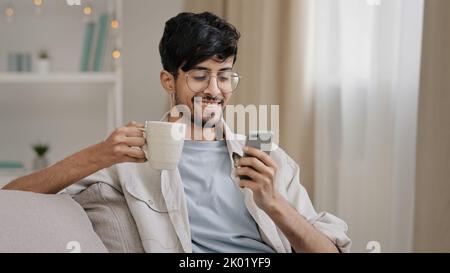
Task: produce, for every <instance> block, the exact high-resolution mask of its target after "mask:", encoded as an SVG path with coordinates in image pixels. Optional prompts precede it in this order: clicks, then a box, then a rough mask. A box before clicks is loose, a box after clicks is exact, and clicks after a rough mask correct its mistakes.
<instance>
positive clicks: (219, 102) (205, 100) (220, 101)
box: [192, 97, 223, 106]
mask: <svg viewBox="0 0 450 273" xmlns="http://www.w3.org/2000/svg"><path fill="white" fill-rule="evenodd" d="M192 101H193V103H200V102H201V103H202V105H204V106H209V105H223V99H217V98H211V97H194V98H192Z"/></svg>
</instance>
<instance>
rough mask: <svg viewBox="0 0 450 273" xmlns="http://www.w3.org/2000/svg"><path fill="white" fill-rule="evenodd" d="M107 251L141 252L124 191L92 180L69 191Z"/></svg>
mask: <svg viewBox="0 0 450 273" xmlns="http://www.w3.org/2000/svg"><path fill="white" fill-rule="evenodd" d="M73 199H74V200H75V201H77V202H78V203H79V204H80V205H81V206H82V207H83V209H84V210H85V211H86V213H87V215H88V217H89V219H90V220H91V223H92V225H93V227H94V230H95V232H96V233H97V234H98V236H99V237H100V239H101V240H102V241H103V243H104V244H105V246H106V248H107V249H108V251H109V252H111V253H142V252H144V248H143V246H142V242H141V239H140V237H139V232H138V230H137V226H136V223H135V221H134V219H133V216H132V215H131V212H130V210H129V208H128V205H127V202H126V200H125V197H124V195H123V194H122V193H121V192H119V191H118V190H116V189H115V188H113V187H111V186H110V185H108V184H106V183H95V184H92V185H91V186H89V187H88V188H87V189H85V190H84V191H82V192H80V193H78V194H76V195H73Z"/></svg>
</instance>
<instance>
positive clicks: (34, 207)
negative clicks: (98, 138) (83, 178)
mask: <svg viewBox="0 0 450 273" xmlns="http://www.w3.org/2000/svg"><path fill="white" fill-rule="evenodd" d="M0 252H2V253H6V252H15V253H17V252H32V253H36V252H51V253H73V252H83V253H86V252H96V253H97V252H100V253H103V252H122V253H126V252H143V247H142V243H141V241H140V238H139V234H138V232H137V228H136V224H135V222H134V220H133V218H132V217H131V214H130V212H129V210H128V207H127V205H126V202H125V198H124V197H123V195H122V193H120V192H119V191H117V190H115V189H114V188H112V187H110V186H109V185H107V184H104V183H97V184H93V185H91V186H90V187H89V188H87V189H86V190H85V191H83V192H81V193H79V194H77V195H75V196H70V195H67V194H58V195H42V194H36V193H29V192H18V191H5V190H0Z"/></svg>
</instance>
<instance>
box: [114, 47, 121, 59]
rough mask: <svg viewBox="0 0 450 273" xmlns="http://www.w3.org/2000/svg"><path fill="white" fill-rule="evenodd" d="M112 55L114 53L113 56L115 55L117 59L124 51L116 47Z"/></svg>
mask: <svg viewBox="0 0 450 273" xmlns="http://www.w3.org/2000/svg"><path fill="white" fill-rule="evenodd" d="M111 55H112V57H113V58H114V59H115V60H117V59H119V58H120V56H121V55H122V53H121V52H120V50H118V49H115V50H114V51H113V52H112V54H111Z"/></svg>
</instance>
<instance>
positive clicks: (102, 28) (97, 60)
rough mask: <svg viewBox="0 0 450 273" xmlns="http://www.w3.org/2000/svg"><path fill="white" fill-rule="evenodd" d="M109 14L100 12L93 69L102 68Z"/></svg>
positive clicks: (99, 69) (100, 69)
mask: <svg viewBox="0 0 450 273" xmlns="http://www.w3.org/2000/svg"><path fill="white" fill-rule="evenodd" d="M109 21H110V20H109V16H108V14H106V13H105V14H102V15H101V16H100V20H99V26H98V28H99V30H98V35H97V44H96V46H95V47H96V48H95V57H94V66H93V69H92V70H93V71H102V69H103V58H104V56H105V50H106V49H105V47H106V40H107V37H108V30H109V27H108V26H109Z"/></svg>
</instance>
